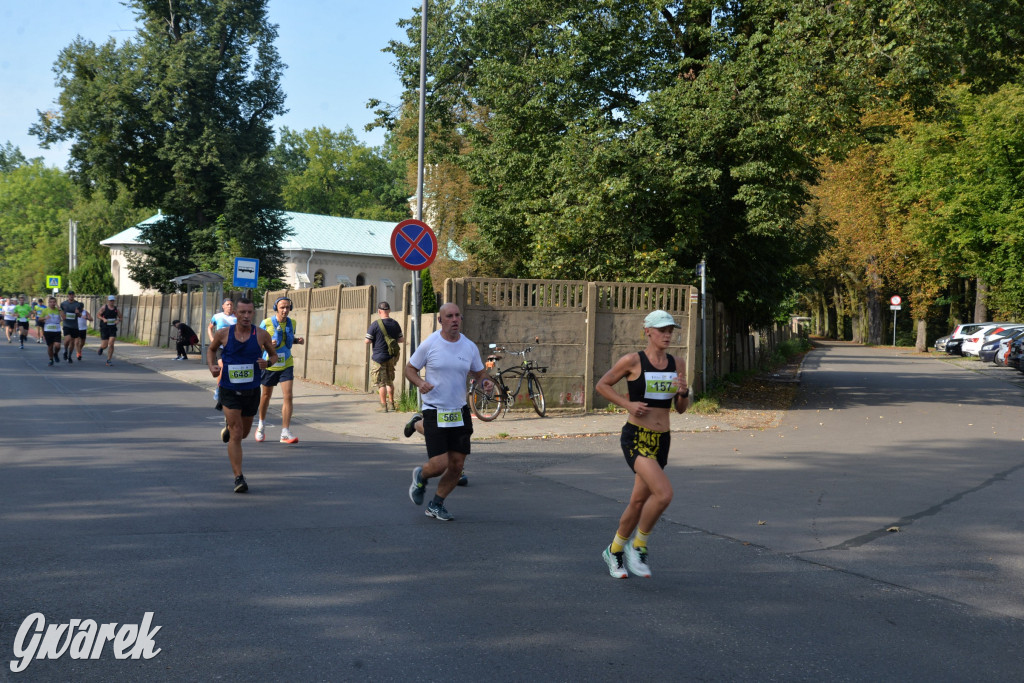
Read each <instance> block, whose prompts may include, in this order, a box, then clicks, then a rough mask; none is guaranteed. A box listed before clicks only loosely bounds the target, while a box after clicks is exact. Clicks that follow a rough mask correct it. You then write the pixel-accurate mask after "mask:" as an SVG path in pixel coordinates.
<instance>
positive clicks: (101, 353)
mask: <svg viewBox="0 0 1024 683" xmlns="http://www.w3.org/2000/svg"><path fill="white" fill-rule="evenodd" d="M103 351H104V349H96V355H97V356H102V355H103Z"/></svg>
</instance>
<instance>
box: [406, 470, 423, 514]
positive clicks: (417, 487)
mask: <svg viewBox="0 0 1024 683" xmlns="http://www.w3.org/2000/svg"><path fill="white" fill-rule="evenodd" d="M422 472H423V468H422V467H417V468H415V469H414V470H413V471H412V485H411V486H410V487H409V500H411V501H412V502H414V503H416V504H417V505H423V494H424V493H426V491H427V485H426V484H424V483H423V482H422V481H420V474H421V473H422Z"/></svg>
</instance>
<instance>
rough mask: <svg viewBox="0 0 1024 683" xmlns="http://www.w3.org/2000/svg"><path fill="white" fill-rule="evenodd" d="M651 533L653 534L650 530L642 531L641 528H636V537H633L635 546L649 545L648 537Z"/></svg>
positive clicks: (643, 546)
mask: <svg viewBox="0 0 1024 683" xmlns="http://www.w3.org/2000/svg"><path fill="white" fill-rule="evenodd" d="M650 535H651V532H650V531H646V532H644V531H640V529H637V530H636V538H634V539H633V547H634V548H646V547H647V537H648V536H650Z"/></svg>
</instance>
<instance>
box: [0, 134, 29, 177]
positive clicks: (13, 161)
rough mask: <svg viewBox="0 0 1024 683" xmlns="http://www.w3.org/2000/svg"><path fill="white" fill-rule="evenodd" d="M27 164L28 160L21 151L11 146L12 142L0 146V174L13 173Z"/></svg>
mask: <svg viewBox="0 0 1024 683" xmlns="http://www.w3.org/2000/svg"><path fill="white" fill-rule="evenodd" d="M27 163H28V159H26V158H25V155H24V154H22V153H21V149H19V148H18V147H16V146H15V145H13V144H11V141H10V140H8V141H7V142H5V143H4V144H3V146H0V173H7V172H9V171H13V170H14V169H16V168H18V167H19V166H24V165H25V164H27Z"/></svg>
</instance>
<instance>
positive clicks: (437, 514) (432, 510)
mask: <svg viewBox="0 0 1024 683" xmlns="http://www.w3.org/2000/svg"><path fill="white" fill-rule="evenodd" d="M423 514H425V515H426V516H427V517H433V518H434V519H439V520H441V521H442V522H450V521H452V520H453V519H455V518H454V517H452V514H451V513H450V512H448V510H446V509H445V507H444V505H438V504H437V503H435V502H434V501H430V502H429V503H428V504H427V509H426V510H424V512H423Z"/></svg>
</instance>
